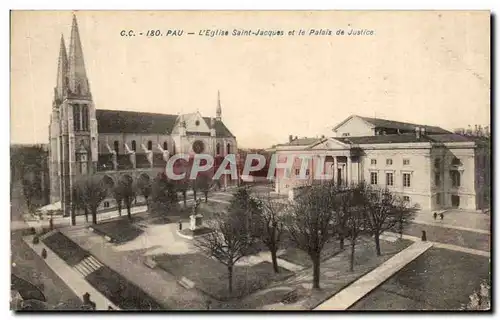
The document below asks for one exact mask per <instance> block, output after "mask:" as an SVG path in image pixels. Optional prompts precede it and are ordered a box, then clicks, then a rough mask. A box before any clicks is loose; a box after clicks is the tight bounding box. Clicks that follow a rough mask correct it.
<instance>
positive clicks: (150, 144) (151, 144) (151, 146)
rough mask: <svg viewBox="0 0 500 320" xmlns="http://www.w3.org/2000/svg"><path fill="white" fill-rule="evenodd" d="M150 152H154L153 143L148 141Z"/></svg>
mask: <svg viewBox="0 0 500 320" xmlns="http://www.w3.org/2000/svg"><path fill="white" fill-rule="evenodd" d="M148 150H153V141H151V140H149V141H148Z"/></svg>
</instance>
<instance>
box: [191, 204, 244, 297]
mask: <svg viewBox="0 0 500 320" xmlns="http://www.w3.org/2000/svg"><path fill="white" fill-rule="evenodd" d="M207 226H208V227H209V228H211V229H212V230H213V232H211V233H208V234H206V235H203V236H201V237H199V238H197V239H196V240H195V245H196V246H197V247H198V248H199V249H201V250H202V251H203V252H204V253H206V254H207V255H209V256H211V257H214V258H215V259H217V260H218V261H219V262H220V263H222V264H223V265H225V266H226V267H227V272H228V290H229V293H232V292H233V268H234V265H235V264H236V262H238V260H240V259H241V258H243V257H244V256H246V255H248V253H249V243H248V241H247V237H246V235H245V234H244V233H242V232H241V229H242V222H241V220H240V219H239V217H238V216H237V215H233V214H231V212H229V213H216V214H215V215H214V218H213V219H212V220H210V221H207Z"/></svg>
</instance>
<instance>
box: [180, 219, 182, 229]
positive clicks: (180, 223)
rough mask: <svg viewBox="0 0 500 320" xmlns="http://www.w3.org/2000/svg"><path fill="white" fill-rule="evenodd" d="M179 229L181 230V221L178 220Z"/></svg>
mask: <svg viewBox="0 0 500 320" xmlns="http://www.w3.org/2000/svg"><path fill="white" fill-rule="evenodd" d="M179 230H182V221H181V220H179Z"/></svg>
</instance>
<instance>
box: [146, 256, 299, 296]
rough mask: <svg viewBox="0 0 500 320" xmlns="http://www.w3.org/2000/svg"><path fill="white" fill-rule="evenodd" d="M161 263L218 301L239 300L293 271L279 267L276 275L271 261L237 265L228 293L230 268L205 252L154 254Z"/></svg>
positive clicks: (172, 272) (167, 269) (166, 268)
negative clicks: (207, 255)
mask: <svg viewBox="0 0 500 320" xmlns="http://www.w3.org/2000/svg"><path fill="white" fill-rule="evenodd" d="M155 261H156V262H157V263H158V266H159V267H160V268H162V269H164V270H165V271H167V272H169V273H171V274H173V275H175V276H176V277H179V278H181V277H186V278H188V279H189V280H191V281H193V282H194V283H195V285H196V287H197V288H198V289H200V290H201V291H203V292H205V293H206V294H208V295H210V296H212V297H213V298H215V299H217V300H221V301H223V300H229V299H232V298H234V299H238V298H241V297H244V296H246V295H248V294H250V293H252V292H255V291H257V290H259V289H262V288H264V287H266V286H267V285H269V284H270V283H271V282H272V281H275V280H281V279H285V278H287V277H289V276H291V275H292V274H293V273H292V272H290V271H288V270H286V269H283V268H280V273H279V274H275V273H274V271H273V267H272V264H271V263H269V262H261V263H258V264H256V265H253V266H235V267H234V269H233V293H231V294H230V293H229V290H228V279H227V268H226V266H224V265H223V264H221V263H220V262H218V261H216V260H214V259H211V258H208V257H206V256H204V255H202V254H199V253H195V254H186V255H161V256H157V257H155Z"/></svg>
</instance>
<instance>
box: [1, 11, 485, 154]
mask: <svg viewBox="0 0 500 320" xmlns="http://www.w3.org/2000/svg"><path fill="white" fill-rule="evenodd" d="M73 13H75V14H76V17H77V19H78V24H79V29H80V37H81V41H82V47H83V52H84V58H85V64H86V71H87V76H88V78H89V82H90V88H91V91H92V95H93V98H94V103H95V106H96V108H97V109H113V110H130V111H143V112H155V113H169V114H178V113H190V112H195V111H199V112H200V113H201V114H202V115H203V116H215V110H216V106H217V91H218V90H220V95H221V105H222V119H223V121H224V123H225V124H226V126H227V127H228V128H229V129H230V130H231V131H232V133H233V134H234V135H235V136H236V137H237V141H238V146H239V147H246V148H265V147H270V146H271V145H273V144H276V143H283V142H286V141H287V140H288V136H289V135H290V134H291V135H294V136H299V137H303V136H308V137H312V136H319V135H322V134H325V135H327V136H328V135H333V134H332V132H331V128H332V127H334V126H335V125H336V124H338V123H340V122H341V121H342V120H344V119H345V118H347V117H348V116H350V115H352V114H357V115H361V116H368V117H378V118H385V119H391V120H397V121H404V122H413V123H418V124H426V125H435V126H441V127H443V128H445V129H449V130H452V129H454V128H457V127H466V126H467V125H468V124H472V125H474V124H481V125H489V123H490V15H489V12H487V11H476V12H458V11H445V12H438V11H421V12H409V11H408V12H397V11H391V12H384V11H371V12H368V11H359V12H356V11H315V12H306V11H302V12H298V11H282V12H271V11H267V12H266V11H262V12H244V11H243V12H230V11H220V12H208V11H190V12H184V11H176V12H172V11H171V12H168V11H155V12H149V11H78V12H71V11H14V12H12V15H11V113H10V115H11V143H45V142H47V141H48V125H49V118H50V114H51V110H52V99H53V94H54V87H55V85H56V73H57V60H58V52H59V42H60V37H61V34H63V36H64V38H65V41H66V44H68V43H69V35H70V30H71V21H72V14H73ZM351 28H354V29H367V30H373V35H361V36H348V35H344V36H336V35H333V36H308V35H306V36H299V35H298V30H299V29H303V30H305V31H306V34H309V31H310V29H316V30H318V29H323V30H326V29H330V30H332V31H333V32H334V34H335V31H336V30H338V29H343V30H345V31H346V32H347V31H348V30H349V29H351ZM206 29H210V30H228V31H229V33H230V34H232V31H233V29H237V30H247V29H251V30H252V31H256V30H258V29H261V30H282V31H283V32H284V34H285V35H284V36H274V37H270V36H239V37H237V36H225V37H207V36H200V35H198V34H199V32H200V30H206ZM122 30H126V31H127V32H128V31H129V30H134V32H135V33H136V34H137V35H136V36H135V37H123V36H120V32H121V31H122ZM147 30H160V32H161V33H162V34H166V33H167V30H177V31H180V30H183V31H184V33H183V35H182V36H179V37H170V36H169V37H167V36H162V37H146V36H139V35H138V33H139V32H143V33H144V34H145V33H146V32H147ZM292 30H295V34H294V35H290V36H289V35H288V32H289V31H292ZM188 32H194V33H195V34H194V35H187V33H188Z"/></svg>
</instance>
